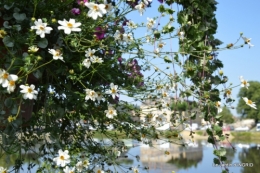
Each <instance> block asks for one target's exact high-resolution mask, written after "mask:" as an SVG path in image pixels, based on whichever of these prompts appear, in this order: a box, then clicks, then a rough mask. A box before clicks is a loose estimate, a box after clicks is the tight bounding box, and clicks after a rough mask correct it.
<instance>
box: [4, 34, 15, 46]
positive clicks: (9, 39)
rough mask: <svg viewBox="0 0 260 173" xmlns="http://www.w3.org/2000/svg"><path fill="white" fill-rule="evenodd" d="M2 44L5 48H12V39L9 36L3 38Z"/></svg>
mask: <svg viewBox="0 0 260 173" xmlns="http://www.w3.org/2000/svg"><path fill="white" fill-rule="evenodd" d="M3 42H4V44H5V45H6V46H7V47H14V42H13V39H12V38H11V37H9V36H6V37H4V38H3Z"/></svg>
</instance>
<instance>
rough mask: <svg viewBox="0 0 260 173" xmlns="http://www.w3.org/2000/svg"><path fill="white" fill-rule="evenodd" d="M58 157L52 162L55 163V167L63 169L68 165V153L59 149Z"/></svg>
mask: <svg viewBox="0 0 260 173" xmlns="http://www.w3.org/2000/svg"><path fill="white" fill-rule="evenodd" d="M58 152H59V156H58V157H55V158H54V159H53V161H54V162H56V165H57V166H61V167H65V166H66V164H68V163H70V156H69V151H68V150H65V151H64V152H63V151H62V150H61V149H60V150H59V151H58Z"/></svg>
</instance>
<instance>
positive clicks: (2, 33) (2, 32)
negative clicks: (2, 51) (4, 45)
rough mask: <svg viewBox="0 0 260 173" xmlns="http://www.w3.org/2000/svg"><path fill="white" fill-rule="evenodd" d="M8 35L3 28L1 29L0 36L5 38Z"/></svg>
mask: <svg viewBox="0 0 260 173" xmlns="http://www.w3.org/2000/svg"><path fill="white" fill-rule="evenodd" d="M4 36H6V32H5V30H3V29H0V38H4Z"/></svg>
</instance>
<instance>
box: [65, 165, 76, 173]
mask: <svg viewBox="0 0 260 173" xmlns="http://www.w3.org/2000/svg"><path fill="white" fill-rule="evenodd" d="M63 171H64V173H74V171H75V167H73V168H69V167H68V166H66V167H65V168H64V169H63Z"/></svg>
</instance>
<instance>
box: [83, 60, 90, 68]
mask: <svg viewBox="0 0 260 173" xmlns="http://www.w3.org/2000/svg"><path fill="white" fill-rule="evenodd" d="M82 64H83V65H84V66H85V67H87V68H89V67H90V65H91V61H90V59H89V58H86V59H84V60H83V62H82Z"/></svg>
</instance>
